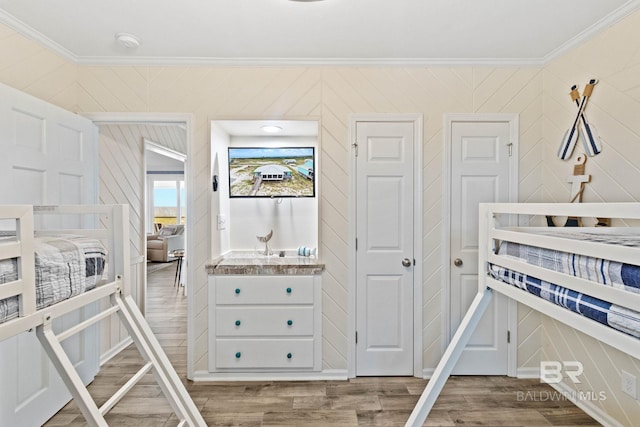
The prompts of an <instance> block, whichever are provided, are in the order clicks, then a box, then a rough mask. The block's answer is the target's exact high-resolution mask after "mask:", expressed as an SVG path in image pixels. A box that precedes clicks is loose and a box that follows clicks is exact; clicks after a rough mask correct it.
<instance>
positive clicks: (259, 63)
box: [0, 0, 640, 67]
mask: <svg viewBox="0 0 640 427" xmlns="http://www.w3.org/2000/svg"><path fill="white" fill-rule="evenodd" d="M637 10H640V0H629V1H628V2H627V3H625V4H624V5H623V6H621V7H619V8H618V9H616V10H615V11H613V12H611V13H610V14H608V15H606V16H605V17H603V18H602V19H601V20H599V21H598V22H596V23H594V24H593V25H591V26H590V27H588V28H586V29H585V30H584V31H582V32H581V33H579V34H577V35H576V36H574V37H573V38H571V39H570V40H568V41H567V42H565V43H563V44H562V45H561V46H559V47H558V48H556V49H554V50H553V51H551V52H549V53H548V54H546V55H545V56H543V57H540V58H214V57H144V56H78V55H76V54H74V53H73V52H71V51H70V50H68V49H67V48H65V47H64V46H62V45H60V44H59V43H57V42H56V41H54V40H52V39H51V38H49V37H47V36H45V35H44V34H42V33H40V32H39V31H37V30H35V29H34V28H32V27H30V26H29V25H27V24H25V23H24V22H22V21H20V20H18V19H17V18H15V17H14V16H12V15H10V14H8V13H7V12H5V11H4V10H2V9H0V23H3V24H5V25H7V26H8V27H10V28H12V29H14V30H15V31H17V32H18V33H20V34H22V35H23V36H25V37H28V38H30V39H32V40H34V41H35V42H37V43H39V44H41V45H43V46H44V47H45V48H47V49H49V50H51V51H53V52H54V53H56V54H58V55H60V56H62V57H63V58H64V59H66V60H68V61H71V62H73V63H75V64H79V65H96V66H198V65H200V66H228V67H241V66H254V67H281V66H383V67H384V66H388V67H392V66H409V67H411V66H415V67H439V66H473V67H478V66H493V67H496V66H500V67H542V66H544V65H546V64H548V63H549V62H551V61H553V60H555V59H556V58H558V57H560V56H562V55H564V54H565V53H567V52H568V51H570V50H572V49H574V48H575V47H576V46H578V45H580V44H582V43H584V42H585V41H587V40H589V39H591V38H592V37H594V36H595V35H596V34H598V33H600V32H602V31H603V30H605V29H606V28H609V27H611V26H612V25H614V24H616V23H617V22H619V21H620V20H622V19H624V18H625V17H627V16H629V15H630V14H631V13H633V12H636V11H637Z"/></svg>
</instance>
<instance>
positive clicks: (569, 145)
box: [558, 79, 602, 160]
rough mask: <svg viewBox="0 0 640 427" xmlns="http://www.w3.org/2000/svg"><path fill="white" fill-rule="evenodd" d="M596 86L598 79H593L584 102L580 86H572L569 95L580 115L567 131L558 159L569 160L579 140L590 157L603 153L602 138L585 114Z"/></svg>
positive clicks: (586, 88)
mask: <svg viewBox="0 0 640 427" xmlns="http://www.w3.org/2000/svg"><path fill="white" fill-rule="evenodd" d="M596 84H598V80H597V79H591V80H590V81H589V83H588V84H587V85H586V86H585V88H584V92H583V93H582V100H580V92H579V91H578V86H577V85H573V86H571V92H570V93H569V94H570V95H571V100H572V101H573V102H575V103H576V105H577V106H578V114H577V115H576V118H575V120H574V121H573V125H572V126H571V127H570V128H569V129H567V131H566V132H565V134H564V137H563V138H562V143H561V144H560V149H559V150H558V157H559V158H560V159H561V160H568V159H569V158H571V155H572V154H573V150H574V148H575V146H576V142H577V141H578V139H581V140H582V143H583V144H584V151H585V152H586V153H587V154H588V155H589V156H595V155H596V154H599V153H600V152H601V151H602V142H601V141H600V137H599V136H598V135H597V132H596V130H595V128H594V127H593V126H592V125H591V124H590V123H589V122H588V121H587V116H586V115H585V112H584V110H585V109H586V107H587V103H588V102H589V98H590V97H591V94H592V93H593V88H594V87H595V85H596Z"/></svg>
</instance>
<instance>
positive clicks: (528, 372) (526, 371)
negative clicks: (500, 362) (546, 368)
mask: <svg viewBox="0 0 640 427" xmlns="http://www.w3.org/2000/svg"><path fill="white" fill-rule="evenodd" d="M516 378H521V379H524V378H540V368H518V370H517V371H516Z"/></svg>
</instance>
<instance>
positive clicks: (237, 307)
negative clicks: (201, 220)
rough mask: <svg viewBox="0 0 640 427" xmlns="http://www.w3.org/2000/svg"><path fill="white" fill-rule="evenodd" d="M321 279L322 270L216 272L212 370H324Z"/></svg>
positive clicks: (211, 322)
mask: <svg viewBox="0 0 640 427" xmlns="http://www.w3.org/2000/svg"><path fill="white" fill-rule="evenodd" d="M320 281H321V275H320V274H309V275H280V274H264V275H245V274H212V275H210V276H209V371H210V372H212V373H222V376H226V377H229V376H231V377H233V374H239V373H254V374H255V373H258V374H259V373H265V374H266V375H265V377H268V376H272V377H273V376H274V374H275V373H278V372H289V373H294V372H305V371H306V372H313V371H320V370H321V357H322V354H321V342H322V333H321V312H322V310H321V285H320ZM225 373H226V374H225ZM275 376H276V377H277V375H275ZM258 377H260V375H258ZM239 378H243V377H242V376H239Z"/></svg>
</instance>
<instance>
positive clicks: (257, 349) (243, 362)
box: [216, 339, 313, 369]
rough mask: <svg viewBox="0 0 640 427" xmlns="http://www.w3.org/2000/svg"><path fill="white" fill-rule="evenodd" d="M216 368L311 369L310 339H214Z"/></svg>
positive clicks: (311, 343) (311, 347)
mask: <svg viewBox="0 0 640 427" xmlns="http://www.w3.org/2000/svg"><path fill="white" fill-rule="evenodd" d="M216 368H221V369H228V368H241V369H247V368H261V369H271V368H274V369H286V368H298V369H299V368H313V340H312V339H303V340H286V339H284V340H231V339H230V340H226V339H218V340H216Z"/></svg>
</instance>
